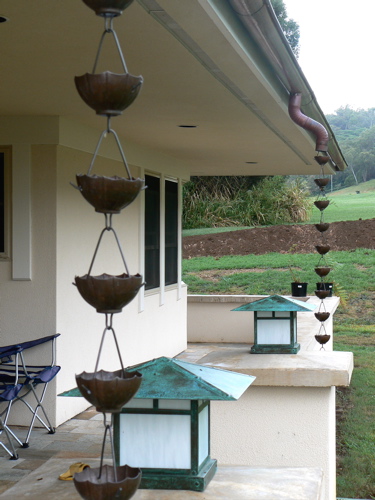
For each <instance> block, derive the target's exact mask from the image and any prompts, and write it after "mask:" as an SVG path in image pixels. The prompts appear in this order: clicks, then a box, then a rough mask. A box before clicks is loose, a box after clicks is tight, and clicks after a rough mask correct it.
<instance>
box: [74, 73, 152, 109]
mask: <svg viewBox="0 0 375 500" xmlns="http://www.w3.org/2000/svg"><path fill="white" fill-rule="evenodd" d="M74 81H75V84H76V87H77V90H78V93H79V95H80V96H81V98H82V99H83V101H84V102H85V103H86V104H87V105H88V106H90V108H92V109H94V110H95V111H96V114H97V115H106V116H117V115H121V113H122V112H123V111H124V109H126V108H127V107H129V106H130V105H131V104H132V103H133V101H134V100H135V99H136V97H137V96H138V94H139V91H140V90H141V87H142V83H143V78H142V76H134V75H130V74H129V73H124V74H116V73H111V72H110V71H105V72H104V73H98V74H90V73H86V74H85V75H82V76H76V77H75V78H74Z"/></svg>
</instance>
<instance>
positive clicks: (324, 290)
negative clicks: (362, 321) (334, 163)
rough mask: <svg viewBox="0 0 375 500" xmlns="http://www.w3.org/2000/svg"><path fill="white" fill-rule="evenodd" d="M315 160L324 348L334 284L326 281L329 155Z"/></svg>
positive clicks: (318, 292) (319, 317)
mask: <svg viewBox="0 0 375 500" xmlns="http://www.w3.org/2000/svg"><path fill="white" fill-rule="evenodd" d="M315 160H316V161H317V162H318V163H319V165H320V166H321V175H320V177H319V178H317V179H315V180H314V181H315V184H316V185H317V186H318V187H319V194H318V196H317V199H316V200H315V201H314V205H315V206H316V207H317V208H318V209H319V210H320V221H319V223H318V224H315V227H316V229H317V230H318V231H319V232H320V234H321V237H322V240H321V243H320V245H316V247H315V248H316V251H317V252H318V254H319V255H320V258H319V261H318V263H317V265H316V267H315V272H316V274H317V275H318V276H319V278H320V282H319V283H317V284H316V285H317V290H315V295H316V296H317V297H318V298H319V299H320V304H319V309H318V312H316V313H315V317H316V319H317V320H318V321H320V329H319V332H318V334H317V335H315V339H316V341H317V342H319V344H320V345H321V349H323V350H324V345H325V344H326V343H327V342H328V341H329V339H330V338H331V336H330V335H328V334H327V332H326V329H325V326H324V323H325V321H327V319H328V318H329V317H330V313H329V312H327V311H326V307H325V304H324V299H326V298H327V297H329V296H330V295H331V294H332V285H330V284H328V283H327V282H326V281H325V278H326V276H328V274H329V273H330V271H331V267H330V266H329V265H328V263H327V261H326V257H325V256H326V255H327V253H328V252H329V251H330V248H331V247H330V246H329V245H328V243H327V239H326V231H327V230H328V228H329V224H328V222H324V210H325V209H326V208H327V207H328V205H329V200H328V199H327V195H326V192H325V188H326V186H327V184H328V183H329V180H330V179H329V177H324V165H325V164H326V163H327V162H328V161H329V156H319V155H318V156H315ZM329 287H331V288H329Z"/></svg>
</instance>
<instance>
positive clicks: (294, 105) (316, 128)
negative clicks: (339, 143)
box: [288, 93, 329, 153]
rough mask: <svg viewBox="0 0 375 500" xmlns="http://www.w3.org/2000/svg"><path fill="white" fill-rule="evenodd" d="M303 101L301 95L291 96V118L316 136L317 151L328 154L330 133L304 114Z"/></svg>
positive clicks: (289, 109)
mask: <svg viewBox="0 0 375 500" xmlns="http://www.w3.org/2000/svg"><path fill="white" fill-rule="evenodd" d="M301 100H302V94H301V93H296V94H290V97H289V106H288V111H289V116H290V117H291V119H292V120H293V121H294V123H296V124H297V125H299V126H300V127H302V128H304V129H305V130H310V132H312V133H313V134H314V135H315V137H316V144H315V150H316V151H322V152H324V153H326V152H327V151H328V141H329V136H328V132H327V130H326V128H325V127H324V126H323V125H322V124H321V123H319V122H317V121H315V120H313V119H312V118H309V117H308V116H306V115H304V114H303V113H302V111H301Z"/></svg>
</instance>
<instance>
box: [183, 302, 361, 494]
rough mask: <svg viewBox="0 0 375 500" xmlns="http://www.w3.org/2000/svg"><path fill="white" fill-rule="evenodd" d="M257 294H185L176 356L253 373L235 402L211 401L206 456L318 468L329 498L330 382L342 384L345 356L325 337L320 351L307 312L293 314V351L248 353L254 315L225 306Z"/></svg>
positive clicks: (331, 305) (332, 473)
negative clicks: (182, 336) (183, 343)
mask: <svg viewBox="0 0 375 500" xmlns="http://www.w3.org/2000/svg"><path fill="white" fill-rule="evenodd" d="M258 298H260V297H254V296H222V295H221V296H220V295H217V296H204V295H201V296H200V295H194V296H192V295H190V296H188V340H189V342H190V344H189V349H188V351H187V352H186V353H184V354H183V355H181V356H179V359H183V360H185V361H190V362H196V363H199V364H203V365H207V366H212V367H216V368H221V369H225V370H233V371H239V372H241V373H246V374H250V375H256V377H257V378H256V380H255V382H254V384H253V385H252V386H251V387H250V388H249V389H248V390H247V391H246V393H245V394H244V395H243V396H241V398H240V399H239V400H238V401H235V402H221V401H212V402H211V456H212V458H216V459H217V460H218V463H219V466H220V465H246V466H251V467H254V466H258V467H263V466H266V467H295V466H297V467H315V468H321V469H322V470H323V472H324V485H323V493H322V498H323V499H324V500H336V448H335V446H336V420H335V415H336V412H335V387H334V385H335V384H337V385H348V384H349V381H350V375H351V370H352V369H353V365H352V355H351V353H341V352H340V353H338V352H337V353H335V352H332V342H330V343H328V344H326V346H325V349H326V350H325V351H319V347H320V346H319V344H317V342H315V339H314V335H315V334H316V333H318V330H319V327H320V323H319V322H318V321H317V320H316V318H315V317H314V314H313V312H309V313H307V312H306V313H298V332H297V336H298V342H300V344H301V351H300V352H299V353H298V354H297V355H277V354H274V355H270V354H266V355H257V354H253V355H251V354H249V347H250V346H249V344H252V343H253V326H252V323H253V313H252V312H232V309H234V308H235V307H238V306H240V305H241V304H244V303H247V302H252V301H254V300H256V299H258ZM308 300H309V303H310V304H311V303H312V304H316V305H318V304H319V301H318V299H317V298H315V297H309V299H308ZM338 303H339V301H338V299H337V297H333V298H331V299H326V304H325V306H326V308H327V311H329V312H330V313H331V318H330V321H327V322H326V324H325V327H326V330H327V333H328V334H331V336H332V317H333V314H334V312H335V310H336V307H337V305H338ZM193 342H194V343H193ZM344 358H345V359H344Z"/></svg>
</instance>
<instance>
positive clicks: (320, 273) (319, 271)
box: [315, 267, 331, 278]
mask: <svg viewBox="0 0 375 500" xmlns="http://www.w3.org/2000/svg"><path fill="white" fill-rule="evenodd" d="M315 272H316V274H317V275H318V276H320V277H321V278H323V277H324V276H327V275H328V274H329V273H330V272H331V268H330V267H316V268H315Z"/></svg>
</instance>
